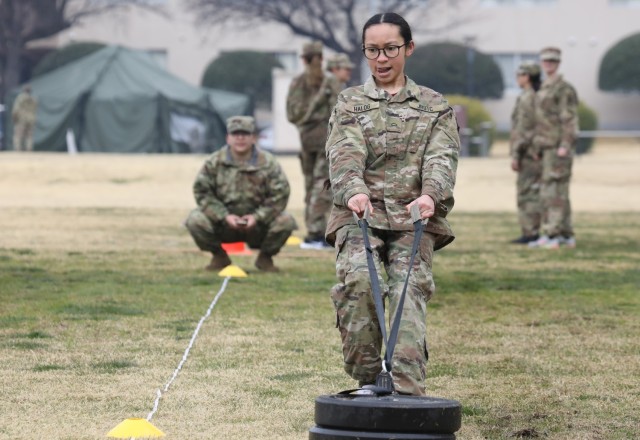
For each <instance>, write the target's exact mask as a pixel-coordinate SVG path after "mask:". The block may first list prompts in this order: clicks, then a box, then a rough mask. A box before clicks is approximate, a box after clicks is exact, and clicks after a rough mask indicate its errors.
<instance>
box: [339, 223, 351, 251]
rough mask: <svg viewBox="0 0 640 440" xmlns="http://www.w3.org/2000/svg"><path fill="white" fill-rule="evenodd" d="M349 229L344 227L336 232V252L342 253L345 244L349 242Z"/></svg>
mask: <svg viewBox="0 0 640 440" xmlns="http://www.w3.org/2000/svg"><path fill="white" fill-rule="evenodd" d="M348 229H349V228H347V227H345V226H343V227H341V228H340V229H338V230H337V231H336V252H338V253H340V252H341V251H342V248H343V247H344V243H345V242H346V241H347V236H348V233H347V230H348Z"/></svg>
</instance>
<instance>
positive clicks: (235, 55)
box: [202, 50, 282, 107]
mask: <svg viewBox="0 0 640 440" xmlns="http://www.w3.org/2000/svg"><path fill="white" fill-rule="evenodd" d="M274 67H282V65H281V64H280V62H279V61H278V60H277V59H276V58H275V57H274V56H273V55H271V54H268V53H264V52H256V51H251V50H241V51H233V52H225V53H222V54H221V55H220V56H219V57H218V58H216V59H215V60H213V61H212V62H211V63H210V64H209V65H208V66H207V68H206V69H205V71H204V74H203V75H202V85H203V86H204V87H209V88H212V89H222V90H228V91H230V92H239V93H244V94H246V95H249V96H251V97H252V99H253V100H254V103H255V104H256V105H257V106H267V107H270V106H271V89H272V84H271V69H273V68H274Z"/></svg>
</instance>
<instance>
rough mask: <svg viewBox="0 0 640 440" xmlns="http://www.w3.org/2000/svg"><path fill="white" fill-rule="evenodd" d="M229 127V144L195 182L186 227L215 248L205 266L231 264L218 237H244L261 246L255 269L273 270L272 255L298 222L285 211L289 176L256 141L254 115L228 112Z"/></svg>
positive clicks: (227, 240)
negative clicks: (194, 200)
mask: <svg viewBox="0 0 640 440" xmlns="http://www.w3.org/2000/svg"><path fill="white" fill-rule="evenodd" d="M227 132H228V134H227V145H225V146H224V147H223V148H222V149H220V150H218V151H216V152H215V153H213V154H212V155H211V156H209V158H208V159H207V160H206V161H205V163H204V166H203V167H202V169H201V170H200V172H199V173H198V176H197V177H196V180H195V183H194V184H193V193H194V195H195V199H196V202H197V203H198V207H197V208H196V209H194V210H193V211H191V213H190V214H189V217H188V218H187V221H186V226H187V229H189V232H190V233H191V235H192V237H193V239H194V241H195V242H196V244H197V245H198V247H199V248H200V249H201V250H203V251H208V252H211V253H212V254H213V258H212V259H211V263H210V264H209V265H208V266H207V267H206V268H205V269H207V270H218V269H222V268H224V267H226V266H228V265H229V264H231V260H230V259H229V256H228V255H227V253H226V252H225V250H224V249H223V248H222V246H221V244H222V243H233V242H239V241H243V242H247V243H248V244H249V246H250V247H251V248H254V249H260V253H259V255H258V258H257V260H256V262H255V265H256V267H257V268H258V269H260V270H263V271H268V272H277V271H278V268H277V267H276V266H274V264H273V259H272V257H273V256H274V255H276V254H277V253H278V252H279V251H280V249H281V248H282V247H283V246H284V245H285V243H286V241H287V239H288V238H289V236H290V235H291V232H292V231H293V230H295V229H296V227H297V226H296V222H295V220H294V218H293V217H292V216H291V215H290V214H288V213H286V212H285V211H284V209H285V207H286V206H287V202H288V200H289V193H290V189H289V182H288V181H287V178H286V176H285V174H284V172H283V171H282V169H281V168H280V165H279V164H278V162H277V161H276V159H275V157H274V156H273V155H272V154H270V153H268V152H266V151H262V150H260V149H259V148H258V147H257V146H256V140H257V136H256V124H255V120H254V119H253V118H252V117H250V116H234V117H231V118H229V119H228V120H227Z"/></svg>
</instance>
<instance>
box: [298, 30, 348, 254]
mask: <svg viewBox="0 0 640 440" xmlns="http://www.w3.org/2000/svg"><path fill="white" fill-rule="evenodd" d="M302 60H303V62H304V64H305V71H304V73H302V74H301V75H299V76H298V77H296V78H294V79H293V81H292V82H291V85H290V87H289V92H288V95H287V119H288V120H289V122H292V123H293V124H295V125H296V127H297V128H298V131H299V133H300V142H301V144H302V151H301V153H300V161H301V164H302V174H303V175H304V182H305V209H304V221H305V225H306V227H307V236H306V237H305V239H304V242H303V243H302V244H301V245H300V246H301V247H302V248H303V249H325V248H330V247H329V246H328V245H327V244H326V242H325V240H324V233H325V231H326V228H327V216H328V215H329V210H330V209H331V193H330V192H329V191H328V190H326V189H325V188H324V185H325V182H326V181H327V180H328V179H329V169H328V166H327V161H326V158H325V155H324V144H325V141H326V140H327V124H328V122H329V117H330V116H331V110H332V109H333V106H334V105H335V103H336V99H337V96H338V92H339V91H340V85H339V84H338V81H337V80H336V79H335V77H333V76H332V75H326V74H325V73H323V71H322V43H320V42H319V41H314V42H310V43H306V44H305V45H304V46H303V48H302Z"/></svg>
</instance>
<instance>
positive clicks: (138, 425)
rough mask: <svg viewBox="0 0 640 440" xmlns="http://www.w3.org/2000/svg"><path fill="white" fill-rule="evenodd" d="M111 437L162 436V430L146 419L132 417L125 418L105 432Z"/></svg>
mask: <svg viewBox="0 0 640 440" xmlns="http://www.w3.org/2000/svg"><path fill="white" fill-rule="evenodd" d="M107 437H112V438H131V437H133V438H151V437H164V432H162V431H160V430H159V429H158V428H156V427H155V426H153V425H152V424H151V422H149V421H148V420H147V419H141V418H137V417H133V418H130V419H126V420H124V421H122V422H120V423H119V424H118V426H116V427H115V428H113V429H112V430H111V431H109V432H108V433H107Z"/></svg>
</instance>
